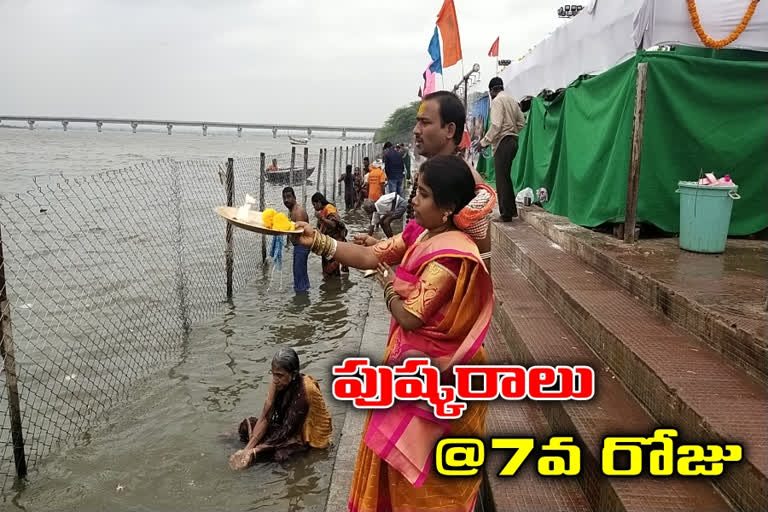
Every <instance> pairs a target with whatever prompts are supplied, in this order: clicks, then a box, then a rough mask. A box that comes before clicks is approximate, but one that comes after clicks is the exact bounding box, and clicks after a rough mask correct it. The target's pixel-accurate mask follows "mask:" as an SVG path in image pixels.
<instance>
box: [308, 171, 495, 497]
mask: <svg viewBox="0 0 768 512" xmlns="http://www.w3.org/2000/svg"><path fill="white" fill-rule="evenodd" d="M475 192H476V191H475V185H474V180H473V178H472V174H471V171H470V170H469V168H468V167H467V165H466V163H464V162H463V160H461V159H460V158H457V157H453V156H440V157H435V158H433V159H431V160H429V161H427V162H425V163H424V165H422V168H421V170H420V183H419V190H418V193H417V196H416V197H415V198H414V202H413V205H414V213H415V220H414V221H411V222H410V223H409V224H408V225H407V226H406V229H405V230H404V231H403V233H402V234H399V235H396V236H395V237H393V238H390V239H388V240H386V241H383V242H381V243H379V244H377V245H375V246H373V247H355V246H351V244H342V243H333V242H332V241H328V240H324V239H323V238H321V237H318V236H317V235H315V233H314V232H313V230H312V229H311V228H305V232H304V233H303V234H302V235H301V237H300V238H301V240H300V243H303V244H305V245H308V246H312V250H313V252H315V253H318V254H333V255H334V257H335V258H337V259H338V260H339V261H342V262H345V263H347V264H349V265H350V266H355V267H357V268H379V273H378V278H379V280H380V282H381V283H382V284H383V286H384V287H385V298H386V301H387V306H388V308H389V310H390V312H391V313H392V322H391V325H390V330H389V336H388V341H387V349H386V354H385V357H384V364H386V365H396V364H400V363H402V362H403V361H404V360H405V359H406V358H409V357H428V358H429V359H430V360H431V362H432V364H433V365H434V366H437V367H438V369H439V370H440V371H441V373H442V374H443V378H444V379H445V380H450V378H451V376H452V372H451V370H452V368H453V366H454V365H457V364H485V363H486V361H487V358H486V354H485V351H484V349H483V347H482V343H483V340H484V339H485V335H486V333H487V331H488V328H489V326H490V322H491V316H492V312H493V286H492V284H491V279H490V276H489V274H488V271H487V269H486V267H485V265H484V264H483V261H482V259H481V258H480V253H479V251H478V249H477V246H476V244H475V242H474V241H473V240H472V239H471V238H470V237H469V236H468V235H467V234H466V233H464V232H462V231H460V230H459V229H457V226H459V225H466V222H462V218H461V216H462V214H463V213H466V212H465V210H464V208H465V207H466V206H467V205H468V204H469V202H470V201H471V200H472V198H473V197H474V196H475ZM483 193H485V194H491V197H492V198H495V196H494V195H493V191H492V190H490V191H489V190H483ZM492 202H493V201H491V204H490V207H491V208H492V207H493V204H492ZM464 220H466V219H464ZM483 236H484V233H483ZM366 251H367V252H366ZM395 264H397V265H399V266H398V267H397V270H396V271H395V272H393V271H392V270H391V269H390V268H389V265H395ZM486 410H487V405H486V404H485V403H483V402H469V403H468V404H467V409H466V410H465V411H464V413H463V415H462V416H461V418H459V419H457V420H452V421H448V420H442V419H438V418H436V417H435V416H434V414H433V412H432V409H431V408H430V407H429V406H428V405H427V404H426V403H421V402H413V401H402V402H396V403H395V405H394V407H392V408H390V409H386V410H384V409H377V410H375V411H373V412H371V413H370V414H369V415H368V418H367V420H366V423H365V430H364V434H363V438H362V439H361V441H360V448H359V451H358V455H357V462H356V464H355V472H354V477H353V482H352V488H351V491H350V498H349V510H350V511H352V512H386V511H392V512H406V511H408V512H410V511H414V512H415V511H443V512H448V511H451V512H454V511H455V512H467V511H471V510H472V509H473V508H474V504H475V501H476V500H477V495H478V490H479V487H480V483H481V476H479V475H478V476H475V477H471V478H449V477H443V476H441V475H439V474H438V473H437V472H436V471H435V469H434V448H435V445H436V444H437V442H438V441H439V439H440V438H442V437H445V436H448V435H450V436H461V437H480V438H482V437H484V436H485V414H486Z"/></svg>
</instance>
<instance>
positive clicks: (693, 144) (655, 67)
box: [511, 52, 768, 235]
mask: <svg viewBox="0 0 768 512" xmlns="http://www.w3.org/2000/svg"><path fill="white" fill-rule="evenodd" d="M643 61H645V62H648V85H647V91H646V105H645V125H644V130H643V152H642V157H641V167H640V182H639V192H638V209H637V210H638V221H640V222H648V223H651V224H653V225H655V226H657V227H659V228H661V229H662V230H664V231H667V232H672V233H676V232H678V231H679V225H680V224H679V223H680V216H679V215H680V214H679V205H680V198H679V196H678V194H676V193H675V190H676V189H677V182H678V181H680V180H696V179H697V178H698V176H699V173H700V172H701V171H704V172H714V173H716V174H717V176H718V177H720V176H722V175H724V174H730V176H731V179H733V181H734V182H735V183H736V184H737V185H738V186H739V193H740V194H741V196H742V199H741V200H739V201H735V202H734V205H733V213H732V216H731V224H730V231H729V234H730V235H747V234H751V233H755V232H757V231H760V230H762V229H764V228H766V227H767V226H768V208H766V207H765V197H766V196H768V194H767V192H768V172H766V162H768V144H766V140H768V116H765V115H761V114H760V113H761V112H762V113H764V112H765V111H766V107H768V95H767V94H766V79H768V62H766V61H759V60H755V61H739V60H726V59H717V58H708V57H698V56H691V55H685V54H682V53H679V52H639V53H638V54H637V55H636V56H635V57H634V58H633V59H630V60H628V61H626V62H624V63H621V64H619V65H617V66H615V67H614V68H612V69H610V70H608V71H606V72H604V73H601V74H600V75H597V76H594V77H588V78H585V79H581V80H578V81H576V82H574V84H572V85H571V86H570V87H568V88H567V89H566V91H565V92H564V94H562V95H560V97H558V98H557V99H555V100H554V101H553V102H551V103H548V102H545V101H543V100H542V99H541V98H536V99H534V101H533V102H532V106H531V112H530V115H529V120H528V123H527V125H526V127H525V129H523V131H522V132H521V134H520V149H519V151H518V154H517V157H516V158H515V161H514V162H513V165H512V169H511V173H512V182H513V184H514V187H515V191H516V192H517V191H520V190H522V189H523V188H526V187H531V188H532V189H533V190H534V191H535V190H537V189H538V188H539V187H545V188H546V189H547V191H548V193H549V201H548V202H547V203H545V204H544V207H545V208H546V209H547V210H548V211H550V212H551V213H554V214H557V215H563V216H566V217H568V218H569V219H570V220H571V221H572V222H574V223H575V224H579V225H582V226H589V227H594V226H598V225H600V224H603V223H606V222H623V221H624V213H625V206H626V204H625V203H626V194H627V175H628V170H629V160H630V151H631V140H632V117H633V110H634V101H635V80H636V75H637V64H638V63H639V62H643Z"/></svg>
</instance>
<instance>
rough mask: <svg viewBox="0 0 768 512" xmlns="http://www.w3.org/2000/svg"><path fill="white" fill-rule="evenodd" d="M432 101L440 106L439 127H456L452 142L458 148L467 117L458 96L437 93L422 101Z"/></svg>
mask: <svg viewBox="0 0 768 512" xmlns="http://www.w3.org/2000/svg"><path fill="white" fill-rule="evenodd" d="M430 100H434V101H436V102H437V104H438V105H439V106H440V125H441V126H445V125H446V124H448V123H453V124H454V125H456V132H455V133H454V134H453V142H455V143H456V145H457V146H458V145H459V144H461V137H462V136H463V135H464V122H465V120H466V117H467V111H466V109H465V108H464V104H463V103H462V102H461V100H460V99H459V97H458V96H456V95H455V94H453V93H452V92H449V91H437V92H433V93H432V94H427V95H426V96H424V101H430Z"/></svg>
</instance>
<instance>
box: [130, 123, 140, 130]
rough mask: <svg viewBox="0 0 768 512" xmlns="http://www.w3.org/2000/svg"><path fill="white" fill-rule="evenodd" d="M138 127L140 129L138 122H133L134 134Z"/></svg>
mask: <svg viewBox="0 0 768 512" xmlns="http://www.w3.org/2000/svg"><path fill="white" fill-rule="evenodd" d="M138 127H139V123H137V122H136V121H131V131H132V132H133V133H136V129H137V128H138Z"/></svg>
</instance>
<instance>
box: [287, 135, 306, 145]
mask: <svg viewBox="0 0 768 512" xmlns="http://www.w3.org/2000/svg"><path fill="white" fill-rule="evenodd" d="M288 140H290V141H291V144H293V145H294V146H306V145H307V144H309V139H306V138H305V139H300V138H298V137H292V136H290V135H289V136H288Z"/></svg>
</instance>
